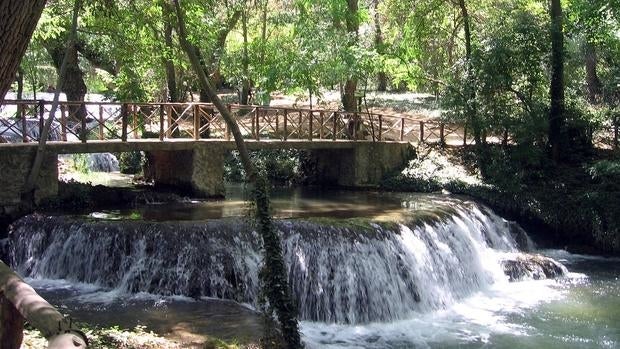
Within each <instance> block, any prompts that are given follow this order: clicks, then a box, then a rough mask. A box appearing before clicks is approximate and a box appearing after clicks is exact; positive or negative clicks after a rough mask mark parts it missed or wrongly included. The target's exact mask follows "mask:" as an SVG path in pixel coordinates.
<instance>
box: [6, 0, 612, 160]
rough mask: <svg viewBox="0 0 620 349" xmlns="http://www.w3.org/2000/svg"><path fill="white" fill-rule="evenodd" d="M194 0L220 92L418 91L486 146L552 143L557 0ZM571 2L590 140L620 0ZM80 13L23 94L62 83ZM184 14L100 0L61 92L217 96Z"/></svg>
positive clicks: (584, 127) (570, 109)
mask: <svg viewBox="0 0 620 349" xmlns="http://www.w3.org/2000/svg"><path fill="white" fill-rule="evenodd" d="M182 6H183V8H184V10H185V12H186V15H187V18H186V21H187V22H188V27H189V28H190V30H189V31H190V33H189V37H188V40H189V41H190V42H191V43H192V44H193V45H194V46H195V47H196V48H197V49H198V50H199V53H200V54H201V64H202V65H203V66H204V68H205V69H206V71H208V72H209V74H210V76H211V77H212V78H213V79H214V81H215V82H216V85H217V87H219V88H220V89H222V88H227V89H229V90H233V91H234V92H236V93H237V95H238V96H239V98H240V99H237V100H241V101H242V102H247V101H249V102H250V103H258V104H268V103H269V102H270V100H271V96H272V95H273V93H274V92H285V93H293V94H297V95H298V96H304V98H306V99H308V98H309V99H310V103H311V104H312V103H314V104H316V102H317V101H320V100H321V98H322V96H323V93H325V91H328V90H333V89H339V90H340V92H341V93H342V94H343V102H344V101H345V98H344V95H345V94H347V93H351V92H352V91H350V90H351V89H353V90H357V92H355V91H353V92H355V94H356V96H357V95H363V93H364V92H365V91H366V90H374V89H378V90H385V89H388V90H392V91H405V90H414V91H416V92H427V93H431V94H434V95H436V96H438V97H440V100H441V105H442V107H443V110H444V112H443V113H442V117H443V118H446V119H449V120H455V121H459V122H466V123H468V124H469V125H468V126H469V127H470V130H471V129H473V131H474V132H475V133H476V136H477V141H478V142H482V143H483V142H484V141H485V140H486V139H487V138H486V137H485V136H487V137H491V136H495V137H496V138H498V139H500V140H503V141H504V142H511V143H515V144H522V145H526V146H528V147H529V146H534V147H539V148H544V147H545V146H546V145H547V144H548V142H549V139H548V137H549V120H548V117H547V115H548V113H549V110H550V106H551V100H550V95H549V86H550V83H551V77H552V74H551V73H552V64H551V60H550V56H551V54H550V52H551V46H552V45H551V42H552V40H551V19H550V15H549V14H550V6H549V2H541V1H532V0H518V1H508V0H499V1H490V0H467V1H453V0H421V1H418V0H416V1H410V0H407V1H395V0H348V1H345V0H319V1H307V0H294V1H280V0H257V1H247V0H234V1H226V2H219V1H196V0H184V1H183V2H182ZM562 7H563V16H562V18H561V19H562V22H563V37H564V51H563V53H564V55H565V60H564V61H565V66H566V67H565V71H566V74H565V95H566V101H565V103H564V104H565V105H564V113H563V120H565V125H564V124H563V125H562V126H563V129H562V137H563V139H564V140H565V143H564V144H565V145H568V146H576V147H583V146H584V145H585V146H586V147H587V146H588V145H590V144H592V142H593V141H595V140H593V135H594V131H596V130H598V129H606V130H610V129H611V126H612V125H613V124H614V123H617V122H618V110H617V109H618V104H619V102H620V101H619V98H618V96H620V94H619V92H620V90H619V88H618V82H619V79H620V64H619V61H618V58H617V57H620V38H619V36H618V30H619V29H620V28H619V26H620V24H619V23H620V22H619V18H618V15H619V13H620V12H619V11H620V2H619V1H617V0H614V1H603V0H595V1H590V0H587V1H586V0H566V1H563V2H562ZM70 8H71V1H68V0H56V1H49V2H48V5H47V7H46V9H45V11H44V13H43V16H42V19H41V20H40V21H39V25H38V28H37V30H36V32H35V34H34V37H33V40H32V41H31V43H30V47H29V49H28V52H27V53H26V55H25V57H24V59H23V60H22V64H21V69H20V70H19V79H18V80H19V81H20V83H19V84H17V83H16V84H15V86H14V87H15V89H17V90H19V91H30V92H37V91H43V90H46V89H48V87H50V86H51V87H53V84H54V77H55V69H54V67H55V68H58V62H59V59H58V50H57V48H58V47H62V45H63V43H64V41H65V38H66V35H67V32H68V25H69V18H68V15H67V14H68V11H69V9H70ZM175 22H176V19H175V16H174V13H173V12H172V11H171V6H170V3H169V2H168V1H166V0H159V1H142V0H139V1H107V0H98V1H94V2H89V4H88V5H87V6H86V8H85V9H84V10H83V11H82V14H81V17H80V28H81V29H80V33H79V40H78V41H79V43H78V45H77V50H78V52H79V60H78V61H77V62H76V66H75V67H74V70H72V71H74V72H77V73H76V74H71V76H73V77H74V78H73V80H72V81H71V82H67V83H66V84H64V85H65V86H62V88H63V90H67V93H68V94H71V95H72V96H77V98H80V96H81V98H83V93H84V92H86V90H87V91H88V92H99V93H105V94H107V95H109V96H110V97H111V98H113V99H116V100H140V101H166V100H169V101H183V100H194V99H198V98H200V99H201V100H208V98H205V96H204V93H203V92H204V91H201V89H200V86H199V84H198V82H197V78H196V76H195V74H194V72H193V71H192V69H190V65H189V62H188V60H187V58H186V57H185V55H184V54H183V52H182V50H181V47H180V45H179V40H178V35H177V33H176V30H175V28H176V23H175ZM466 24H467V26H466V27H465V25H466ZM76 76H77V79H76V78H75V77H76ZM82 76H83V78H82ZM80 80H83V81H80ZM18 85H19V86H18ZM69 85H77V87H75V86H74V87H73V88H70V87H68V86H69ZM82 85H83V86H85V87H86V88H81V87H80V86H82ZM76 91H77V94H75V93H73V92H76ZM72 93H73V94H72ZM74 98H76V97H74ZM609 139H611V137H609ZM609 139H608V141H609Z"/></svg>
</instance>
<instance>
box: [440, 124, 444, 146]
mask: <svg viewBox="0 0 620 349" xmlns="http://www.w3.org/2000/svg"><path fill="white" fill-rule="evenodd" d="M445 126H446V125H445V124H444V123H443V122H442V123H441V124H440V125H439V144H440V145H441V146H442V147H443V146H445V145H446V136H445Z"/></svg>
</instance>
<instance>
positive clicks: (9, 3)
mask: <svg viewBox="0 0 620 349" xmlns="http://www.w3.org/2000/svg"><path fill="white" fill-rule="evenodd" d="M44 6H45V0H2V2H0V104H2V103H3V102H4V97H5V95H6V93H7V91H8V90H9V88H11V84H12V83H13V81H14V80H15V73H16V72H17V68H18V67H19V63H20V62H21V60H22V57H23V56H24V53H25V52H26V48H27V47H28V43H30V38H31V37H32V33H33V32H34V29H35V27H36V26H37V22H38V21H39V17H41V13H42V12H43V7H44Z"/></svg>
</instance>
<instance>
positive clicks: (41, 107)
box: [38, 101, 51, 137]
mask: <svg viewBox="0 0 620 349" xmlns="http://www.w3.org/2000/svg"><path fill="white" fill-rule="evenodd" d="M44 103H45V102H43V101H39V103H38V108H39V137H41V136H42V135H43V126H44V125H45V118H44V116H43V115H44V114H45V104H44ZM50 117H51V115H50Z"/></svg>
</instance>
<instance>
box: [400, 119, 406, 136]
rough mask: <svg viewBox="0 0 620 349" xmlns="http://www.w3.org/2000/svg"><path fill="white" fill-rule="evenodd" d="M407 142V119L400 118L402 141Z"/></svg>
mask: <svg viewBox="0 0 620 349" xmlns="http://www.w3.org/2000/svg"><path fill="white" fill-rule="evenodd" d="M404 140H405V118H400V141H401V142H402V141H404Z"/></svg>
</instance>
